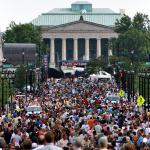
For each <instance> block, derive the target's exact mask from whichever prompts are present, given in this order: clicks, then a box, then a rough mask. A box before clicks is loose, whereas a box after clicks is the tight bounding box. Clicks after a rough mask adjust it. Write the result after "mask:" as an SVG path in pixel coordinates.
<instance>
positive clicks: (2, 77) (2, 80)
mask: <svg viewBox="0 0 150 150" xmlns="http://www.w3.org/2000/svg"><path fill="white" fill-rule="evenodd" d="M1 82H2V84H1V85H2V111H4V74H3V73H2V74H1Z"/></svg>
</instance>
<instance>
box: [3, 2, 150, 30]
mask: <svg viewBox="0 0 150 150" xmlns="http://www.w3.org/2000/svg"><path fill="white" fill-rule="evenodd" d="M75 1H76V0H0V29H1V31H4V30H5V29H6V27H8V25H9V23H10V22H11V21H15V22H16V23H28V22H30V21H31V20H33V19H34V18H36V17H37V16H38V15H40V14H41V13H46V12H48V11H50V10H51V9H53V8H67V7H68V8H69V7H70V6H71V3H72V2H75ZM88 1H89V2H91V3H92V4H93V7H95V8H111V9H112V10H114V11H116V12H119V9H125V12H126V14H127V15H129V16H131V17H133V16H134V14H135V13H136V12H142V13H145V14H148V15H149V16H150V0H88Z"/></svg>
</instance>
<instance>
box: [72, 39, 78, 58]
mask: <svg viewBox="0 0 150 150" xmlns="http://www.w3.org/2000/svg"><path fill="white" fill-rule="evenodd" d="M73 45H74V51H73V60H78V39H74V44H73Z"/></svg>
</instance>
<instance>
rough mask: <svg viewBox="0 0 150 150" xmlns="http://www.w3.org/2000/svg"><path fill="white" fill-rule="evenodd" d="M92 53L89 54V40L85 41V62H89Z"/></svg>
mask: <svg viewBox="0 0 150 150" xmlns="http://www.w3.org/2000/svg"><path fill="white" fill-rule="evenodd" d="M89 58H90V52H89V39H87V38H86V39H85V60H89Z"/></svg>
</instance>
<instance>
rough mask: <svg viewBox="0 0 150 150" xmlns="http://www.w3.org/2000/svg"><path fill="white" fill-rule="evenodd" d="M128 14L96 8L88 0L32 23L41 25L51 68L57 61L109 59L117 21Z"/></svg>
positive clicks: (59, 9) (60, 9) (55, 11)
mask: <svg viewBox="0 0 150 150" xmlns="http://www.w3.org/2000/svg"><path fill="white" fill-rule="evenodd" d="M123 13H124V11H123V10H121V12H120V13H115V12H114V11H112V10H111V9H109V8H93V7H92V4H91V3H89V2H86V1H78V2H75V3H72V4H71V7H70V8H55V9H53V10H51V11H49V12H48V13H43V14H41V15H40V16H38V17H37V18H35V19H34V20H33V21H32V23H33V24H34V25H37V26H41V29H42V37H43V40H44V41H45V43H46V45H47V48H49V55H50V67H55V65H56V62H57V61H60V60H61V61H66V60H75V61H78V60H80V61H81V60H86V61H89V60H90V59H94V58H97V57H100V56H102V55H103V56H108V53H109V50H108V42H109V39H111V38H113V37H117V36H118V35H117V33H115V32H114V25H115V22H116V19H120V18H121V17H122V15H123Z"/></svg>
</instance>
